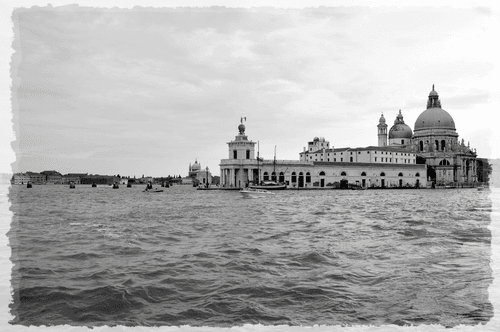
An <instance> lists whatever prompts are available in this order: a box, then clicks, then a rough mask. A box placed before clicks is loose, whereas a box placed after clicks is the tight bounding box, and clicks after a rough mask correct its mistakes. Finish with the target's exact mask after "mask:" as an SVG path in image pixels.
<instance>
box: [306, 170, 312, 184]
mask: <svg viewBox="0 0 500 332" xmlns="http://www.w3.org/2000/svg"><path fill="white" fill-rule="evenodd" d="M306 182H308V183H309V182H311V173H309V172H307V173H306Z"/></svg>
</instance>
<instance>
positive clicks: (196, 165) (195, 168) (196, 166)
mask: <svg viewBox="0 0 500 332" xmlns="http://www.w3.org/2000/svg"><path fill="white" fill-rule="evenodd" d="M200 169H201V165H200V164H198V161H195V162H194V164H193V166H191V170H192V171H199V170H200Z"/></svg>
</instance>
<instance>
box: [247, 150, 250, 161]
mask: <svg viewBox="0 0 500 332" xmlns="http://www.w3.org/2000/svg"><path fill="white" fill-rule="evenodd" d="M247 159H250V150H247Z"/></svg>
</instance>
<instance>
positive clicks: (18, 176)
mask: <svg viewBox="0 0 500 332" xmlns="http://www.w3.org/2000/svg"><path fill="white" fill-rule="evenodd" d="M30 180H31V178H30V176H29V174H27V173H14V175H12V179H11V180H10V183H11V184H26V183H28V182H29V181H30Z"/></svg>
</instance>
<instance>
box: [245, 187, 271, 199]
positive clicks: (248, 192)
mask: <svg viewBox="0 0 500 332" xmlns="http://www.w3.org/2000/svg"><path fill="white" fill-rule="evenodd" d="M240 193H241V194H242V195H243V196H244V197H262V196H269V195H274V193H273V192H270V191H269V190H265V189H254V188H245V189H241V190H240Z"/></svg>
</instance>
